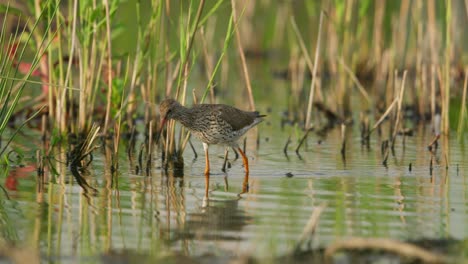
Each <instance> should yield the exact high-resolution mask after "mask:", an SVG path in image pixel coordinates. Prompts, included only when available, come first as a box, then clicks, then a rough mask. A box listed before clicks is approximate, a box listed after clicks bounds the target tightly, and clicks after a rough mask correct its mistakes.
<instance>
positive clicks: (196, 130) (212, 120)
mask: <svg viewBox="0 0 468 264" xmlns="http://www.w3.org/2000/svg"><path fill="white" fill-rule="evenodd" d="M159 109H160V113H161V128H162V127H163V126H164V124H165V122H166V121H167V120H170V119H173V120H176V121H179V122H180V123H181V124H182V125H183V126H185V127H186V128H187V129H189V130H190V131H191V133H192V134H193V135H194V136H196V137H197V138H199V139H200V140H201V141H202V142H203V147H204V149H205V157H206V167H207V168H206V169H205V173H208V172H209V161H208V145H210V144H221V145H227V146H231V147H233V148H237V149H238V150H239V152H240V153H241V155H242V158H243V160H244V165H245V169H246V171H247V172H248V170H249V168H248V161H247V157H246V156H245V154H244V153H243V152H242V150H241V149H240V148H239V146H238V144H237V140H238V139H239V138H240V137H241V136H242V135H244V134H245V133H246V132H247V131H248V130H249V129H250V128H252V127H254V126H255V125H257V124H258V123H260V122H261V121H263V118H262V117H264V115H260V114H259V113H258V112H249V111H242V110H240V109H237V108H235V107H232V106H229V105H223V104H199V105H195V106H193V107H192V108H187V107H184V106H182V105H181V104H179V103H178V102H177V101H175V100H173V99H166V100H164V101H163V102H162V103H161V105H160V107H159Z"/></svg>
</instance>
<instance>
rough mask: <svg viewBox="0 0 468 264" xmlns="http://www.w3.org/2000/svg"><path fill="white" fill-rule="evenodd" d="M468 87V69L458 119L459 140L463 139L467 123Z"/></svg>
mask: <svg viewBox="0 0 468 264" xmlns="http://www.w3.org/2000/svg"><path fill="white" fill-rule="evenodd" d="M467 86H468V68H466V69H465V82H464V84H463V95H462V100H461V104H460V116H459V118H458V128H457V134H458V139H459V140H460V139H461V138H462V133H463V131H464V129H465V125H466V124H465V122H466V103H467V102H466V90H467Z"/></svg>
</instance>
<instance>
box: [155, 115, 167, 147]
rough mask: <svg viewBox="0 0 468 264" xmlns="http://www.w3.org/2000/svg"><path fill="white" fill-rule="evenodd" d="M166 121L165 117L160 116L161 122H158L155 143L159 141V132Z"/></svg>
mask: <svg viewBox="0 0 468 264" xmlns="http://www.w3.org/2000/svg"><path fill="white" fill-rule="evenodd" d="M166 121H167V119H166V118H164V117H163V118H161V122H159V124H160V125H159V129H158V133H157V134H156V143H159V138H160V137H161V133H162V131H163V128H164V126H165V125H166Z"/></svg>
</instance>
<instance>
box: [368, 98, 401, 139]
mask: <svg viewBox="0 0 468 264" xmlns="http://www.w3.org/2000/svg"><path fill="white" fill-rule="evenodd" d="M397 102H398V98H395V99H393V102H392V103H391V104H390V106H389V107H388V108H387V110H386V111H385V113H384V114H383V115H382V116H381V117H380V119H379V120H378V121H377V123H375V125H374V126H373V127H372V128H371V130H369V133H368V134H367V135H366V136H367V137H368V136H370V134H371V133H372V132H373V131H374V130H375V129H376V128H377V127H378V126H379V125H380V124H381V123H382V122H383V121H384V120H385V118H386V117H387V116H388V114H389V113H390V112H391V111H392V109H393V107H394V106H395V104H396V103H397Z"/></svg>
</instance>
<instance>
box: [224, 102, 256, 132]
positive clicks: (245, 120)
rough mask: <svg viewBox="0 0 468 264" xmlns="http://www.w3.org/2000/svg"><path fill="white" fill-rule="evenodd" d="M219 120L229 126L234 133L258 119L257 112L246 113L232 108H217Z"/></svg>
mask: <svg viewBox="0 0 468 264" xmlns="http://www.w3.org/2000/svg"><path fill="white" fill-rule="evenodd" d="M218 110H219V111H220V118H221V119H223V120H224V121H225V122H226V123H228V124H229V125H231V127H232V129H233V130H234V131H237V130H241V129H242V128H244V127H247V126H249V125H251V124H253V122H254V121H255V118H257V117H258V113H257V112H246V111H242V110H239V109H237V108H234V107H232V106H224V107H218Z"/></svg>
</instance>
